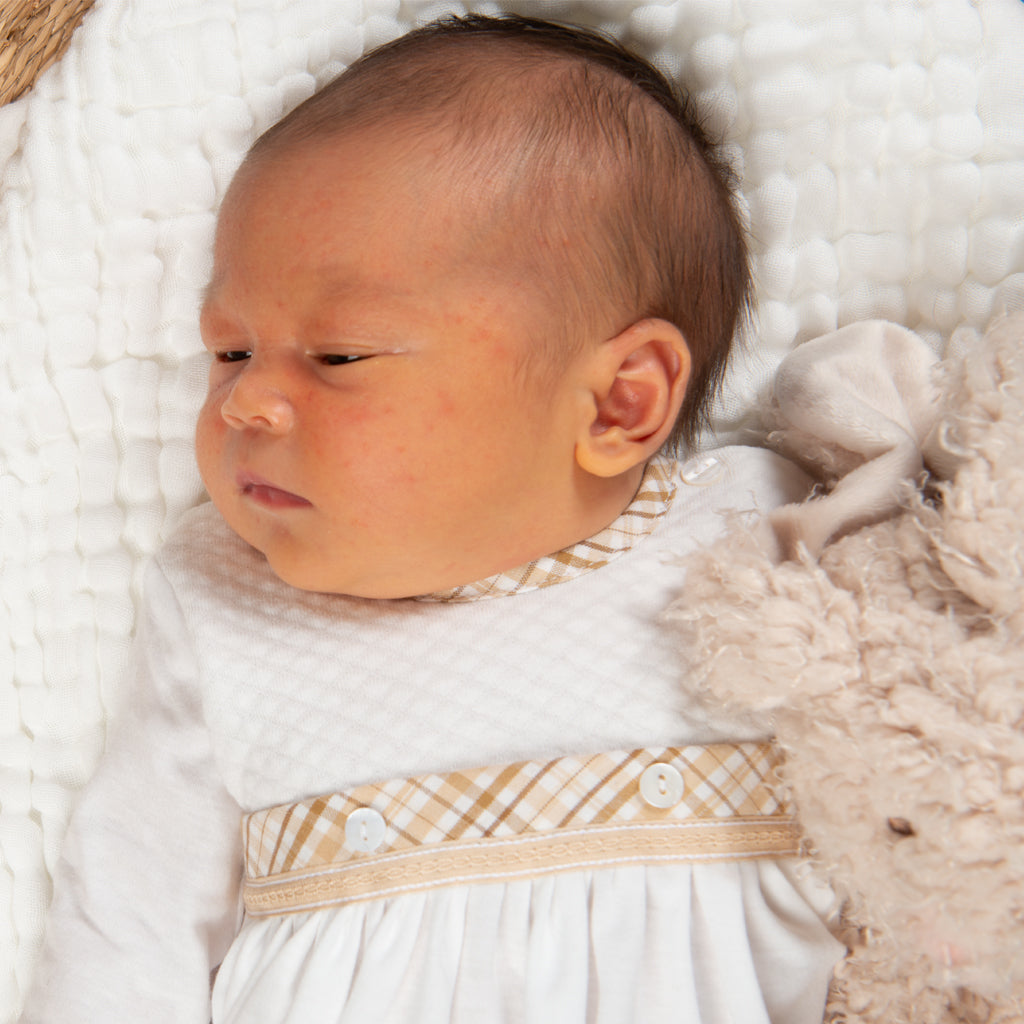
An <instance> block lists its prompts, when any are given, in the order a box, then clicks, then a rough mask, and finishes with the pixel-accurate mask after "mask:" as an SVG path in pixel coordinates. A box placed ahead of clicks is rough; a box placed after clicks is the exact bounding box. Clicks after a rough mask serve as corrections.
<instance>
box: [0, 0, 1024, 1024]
mask: <svg viewBox="0 0 1024 1024" xmlns="http://www.w3.org/2000/svg"><path fill="white" fill-rule="evenodd" d="M466 7H468V8H472V9H486V10H490V11H495V10H499V9H519V10H527V9H529V10H533V11H540V12H542V13H548V14H551V15H554V16H558V17H564V18H567V19H575V20H578V21H584V22H590V23H599V24H601V25H602V26H603V27H605V28H607V29H609V30H611V31H612V32H615V33H617V34H620V35H622V36H623V37H624V38H626V39H628V40H630V41H632V42H634V43H635V44H636V45H637V46H638V47H640V48H641V49H642V50H644V51H645V52H647V53H649V54H652V55H654V57H655V59H656V60H658V61H659V62H660V63H662V64H663V66H664V67H665V68H666V69H668V70H669V71H671V72H673V73H678V74H679V76H680V78H681V80H682V81H683V82H684V83H685V84H686V85H687V86H688V87H689V88H690V89H691V90H692V91H693V92H694V93H695V95H696V97H697V99H698V101H699V103H700V104H701V107H702V108H703V109H704V110H705V111H706V112H708V115H709V119H710V123H711V126H712V127H713V128H716V129H722V130H724V131H725V132H726V134H727V136H728V138H729V140H730V142H731V144H732V149H733V152H734V154H735V156H736V158H737V164H738V167H739V169H740V170H741V171H742V174H743V178H744V184H743V192H744V196H745V203H746V206H747V209H748V212H749V219H750V225H751V236H752V238H753V241H754V250H755V251H754V268H755V279H756V295H757V299H758V307H759V312H758V317H757V324H756V330H755V331H754V332H753V333H752V335H751V340H750V342H749V347H748V351H747V354H746V355H744V356H742V357H741V358H740V359H738V360H737V362H736V364H735V366H734V370H733V374H732V380H731V384H730V388H729V390H728V392H727V395H726V399H725V401H724V402H723V404H722V405H721V406H720V409H719V416H718V425H719V427H720V428H722V429H731V428H732V427H734V426H736V425H737V424H738V423H739V422H740V421H741V420H742V417H743V415H744V413H745V412H746V411H747V410H748V409H749V407H750V403H751V399H752V397H753V396H754V395H755V393H756V392H757V390H758V388H759V387H760V385H761V384H762V383H763V382H764V381H765V380H766V379H767V378H768V377H769V376H770V374H771V372H772V369H773V367H774V366H775V365H776V364H777V362H778V361H779V359H780V358H781V357H782V356H783V355H784V354H785V352H786V351H788V349H789V348H790V347H791V346H792V345H793V344H794V343H795V342H798V341H800V340H803V339H805V338H807V337H811V336H813V335H816V334H819V333H823V332H824V331H828V330H831V329H833V328H835V327H837V326H841V325H844V324H846V323H849V322H851V321H853V320H856V319H859V318H863V317H868V316H871V317H884V318H888V319H891V320H895V321H897V322H900V323H903V324H904V325H906V326H909V327H911V328H914V329H916V330H919V331H920V332H921V333H922V334H923V335H924V336H925V337H927V338H928V339H929V340H930V341H932V342H933V343H934V344H935V345H936V346H937V347H938V346H939V345H940V344H942V343H943V342H945V341H947V340H948V339H950V337H951V336H952V338H953V341H954V343H955V344H957V345H968V344H971V343H972V342H973V340H974V339H975V338H976V337H977V336H978V334H979V332H980V331H981V330H982V329H983V328H984V327H985V326H986V324H987V322H988V321H989V319H990V318H991V317H992V316H993V315H994V314H995V313H997V312H999V311H1000V310H1001V309H1003V308H1006V307H1010V308H1013V307H1016V308H1020V306H1021V296H1022V294H1024V216H1022V211H1024V5H1022V4H1021V3H1020V2H1019V0H981V2H979V3H977V4H975V3H971V2H970V0H918V2H914V3H910V2H907V0H829V2H827V3H823V2H818V0H770V2H766V0H589V2H588V0H544V2H543V3H541V4H539V5H537V6H533V5H531V4H530V2H529V0H510V2H508V3H504V2H486V3H484V2H473V3H467V4H461V3H455V2H438V3H419V2H416V0H409V2H405V3H401V2H399V0H97V2H96V5H95V7H94V9H93V10H92V11H91V12H90V13H89V15H88V16H87V17H86V19H85V22H84V23H83V25H82V26H81V28H80V30H79V31H78V32H77V33H76V36H75V39H74V40H73V42H72V44H71V47H70V49H69V51H68V54H67V56H66V57H65V58H64V60H63V61H62V62H61V63H60V64H59V65H58V66H55V67H53V68H51V69H50V70H49V71H48V72H47V73H46V74H45V75H44V76H43V78H42V80H41V81H40V82H39V83H38V84H37V86H36V88H35V89H34V90H33V91H32V92H31V93H30V94H28V95H27V96H26V97H25V98H23V99H22V100H19V101H18V103H16V104H13V105H11V106H8V107H7V108H4V109H3V110H2V111H0V164H2V187H0V193H2V198H0V254H2V259H0V333H2V338H3V343H2V345H0V424H2V429H0V636H2V637H3V639H2V640H0V786H2V800H0V805H2V806H0V1022H3V1024H9V1022H10V1021H11V1020H12V1019H13V1017H14V1016H15V1015H16V1013H17V1007H18V1005H19V1003H20V1001H21V998H22V995H23V992H24V988H25V986H26V984H27V982H28V979H29V976H30V974H31V970H32V965H33V963H34V961H35V959H36V957H37V955H38V952H39V949H40V943H41V939H42V930H43V915H44V913H45V908H46V904H47V901H48V899H49V893H50V877H51V874H52V871H53V868H54V866H55V864H56V861H57V857H58V854H59V851H60V846H61V841H62V837H63V835H64V830H65V827H66V823H67V820H68V815H69V813H70V809H71V804H72V800H73V798H74V795H75V794H76V793H77V791H78V790H79V789H80V787H81V786H82V785H83V783H84V782H85V781H86V780H87V779H88V778H89V777H90V776H91V775H92V773H93V771H94V770H95V767H96V763H97V759H98V757H99V754H100V751H101V748H102V747H103V743H104V733H105V722H106V720H107V718H108V715H109V714H110V712H111V710H112V709H114V708H116V707H117V706H119V705H120V704H121V703H122V702H123V695H124V689H125V678H126V676H125V664H126V652H127V647H128V639H129V637H130V635H131V632H132V628H133V624H134V622H135V616H136V610H137V607H138V596H139V582H140V579H141V566H142V564H143V562H144V561H145V559H146V558H147V556H148V555H150V554H151V553H152V552H153V551H154V550H155V548H156V547H157V546H158V544H159V542H160V539H161V537H162V536H164V535H166V532H167V530H168V528H169V526H170V525H171V524H173V523H174V522H175V521H176V520H177V519H178V518H179V517H180V516H181V514H182V512H183V511H184V510H185V509H186V508H188V507H189V506H191V505H193V504H194V503H195V502H196V501H197V500H198V499H199V497H200V493H201V491H200V485H199V480H198V476H197V473H196V471H195V468H194V465H193V457H192V441H191V436H192V424H193V420H194V416H195V412H196V409H197V407H198V404H199V402H200V398H201V393H202V390H203V378H204V366H203V361H202V357H201V356H200V350H201V349H200V344H199V338H198V331H197V326H196V315H195V310H196V306H197V301H198V296H199V293H200V291H201V289H202V287H203V285H204V284H205V281H206V275H207V273H208V270H209V243H210V237H211V233H212V229H213V216H214V210H215V208H216V205H217V203H218V201H219V197H220V196H221V195H222V194H223V191H224V189H225V187H226V185H227V182H228V180H229V178H230V175H231V173H232V171H233V170H234V168H235V166H236V165H237V163H238V161H239V159H240V158H241V155H242V153H243V152H244V150H245V148H246V147H247V146H248V144H249V142H250V141H251V140H252V139H253V137H254V136H255V134H256V133H257V132H258V131H260V130H261V129H263V128H265V127H266V126H268V125H269V124H270V123H271V122H272V121H274V120H275V119H276V118H277V117H279V116H280V115H281V114H282V113H283V112H284V111H285V110H287V109H289V108H290V107H292V106H294V105H295V104H296V103H297V102H298V101H299V100H301V99H303V98H305V96H306V95H308V94H309V93H310V92H311V91H312V90H313V88H314V87H315V86H317V85H319V84H323V83H324V82H325V81H326V80H328V79H329V78H331V77H332V76H333V75H334V74H336V73H337V72H338V71H340V70H341V69H342V68H343V67H344V65H345V64H346V63H348V62H349V61H350V60H351V59H352V58H353V57H355V56H356V55H357V54H358V53H360V52H361V51H362V50H363V49H364V48H366V47H368V46H371V45H373V44H375V43H378V42H382V41H384V40H386V39H388V38H390V37H392V36H394V35H396V34H398V33H399V32H401V31H402V30H403V29H405V28H407V27H408V26H409V25H411V24H412V23H413V22H415V21H417V20H421V19H426V18H429V17H432V16H435V15H437V14H440V13H444V12H445V11H449V10H454V11H458V10H461V9H464V8H466Z"/></svg>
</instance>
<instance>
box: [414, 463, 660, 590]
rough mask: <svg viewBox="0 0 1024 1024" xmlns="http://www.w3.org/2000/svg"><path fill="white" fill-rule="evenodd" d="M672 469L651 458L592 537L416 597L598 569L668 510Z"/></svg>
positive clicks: (518, 585)
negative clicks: (618, 510)
mask: <svg viewBox="0 0 1024 1024" xmlns="http://www.w3.org/2000/svg"><path fill="white" fill-rule="evenodd" d="M674 467H675V463H674V462H673V461H672V460H670V459H667V458H664V457H661V456H657V457H655V458H653V459H651V461H650V462H648V463H647V466H646V468H645V469H644V475H643V478H642V479H641V481H640V487H639V489H638V490H637V492H636V495H635V496H634V497H633V500H632V501H631V502H630V503H629V505H628V506H627V508H626V510H625V511H624V512H623V513H622V515H620V516H619V518H618V519H616V520H615V521H614V522H613V523H611V524H610V525H609V526H606V527H605V528H604V529H603V530H602V531H601V532H600V533H598V534H595V535H594V536H593V537H588V538H587V539H586V540H581V541H580V542H579V543H578V544H573V545H572V546H571V547H568V548H564V549H563V550H561V551H557V552H555V553H554V554H553V555H545V556H543V557H542V558H535V559H534V560H533V561H532V562H527V563H526V564H525V565H520V566H518V567H517V568H515V569H508V570H506V571H505V572H500V573H497V574H496V575H494V576H488V577H487V579H483V580H479V581H477V582H476V583H465V584H462V585H460V586H457V587H451V588H450V589H448V590H439V591H435V592H433V593H430V594H421V595H419V596H418V597H416V598H414V600H416V601H432V602H440V603H453V602H460V601H480V600H484V599H486V598H491V597H506V596H509V595H512V594H522V593H525V592H526V591H528V590H539V589H540V588H541V587H553V586H554V585H555V584H556V583H565V582H566V581H567V580H571V579H575V578H576V577H577V576H582V575H583V574H584V573H587V572H590V571H592V570H593V569H600V568H601V566H603V565H607V564H608V563H609V562H610V561H612V560H613V559H614V558H618V556H619V555H621V554H622V553H623V552H624V551H628V550H629V549H630V548H631V547H633V545H634V544H636V542H637V541H639V540H640V539H641V538H642V537H646V536H647V534H649V533H650V532H651V531H652V530H653V529H654V527H655V526H656V525H657V523H658V520H659V519H661V517H662V516H664V515H665V513H666V512H667V511H668V510H669V506H670V505H671V503H672V499H673V498H674V497H675V493H676V484H675V480H673V470H674Z"/></svg>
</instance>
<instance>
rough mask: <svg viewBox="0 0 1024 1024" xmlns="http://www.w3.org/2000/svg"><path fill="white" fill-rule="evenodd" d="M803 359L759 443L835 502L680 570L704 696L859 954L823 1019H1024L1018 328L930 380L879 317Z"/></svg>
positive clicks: (682, 609) (789, 373)
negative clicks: (729, 720)
mask: <svg viewBox="0 0 1024 1024" xmlns="http://www.w3.org/2000/svg"><path fill="white" fill-rule="evenodd" d="M837 338H838V341H837V340H836V339H837ZM790 360H792V361H790ZM790 360H787V363H789V365H788V367H787V365H786V364H785V363H784V364H783V369H782V371H781V373H780V377H779V383H778V385H777V387H776V395H775V398H774V400H773V401H772V402H771V404H770V406H769V407H768V410H767V414H766V417H765V419H766V426H767V428H769V432H768V433H767V437H766V443H768V444H769V445H771V446H774V447H777V448H779V449H780V450H782V451H784V452H785V453H786V454H788V455H790V456H792V457H795V458H797V459H798V461H800V462H801V463H802V464H803V465H804V467H805V468H806V469H807V470H808V471H809V472H811V473H812V475H815V476H817V478H818V480H819V481H820V484H819V491H820V492H821V494H819V495H816V496H813V497H812V498H811V499H810V500H809V501H808V502H806V503H804V504H803V505H801V506H790V507H787V508H784V509H781V510H779V511H777V512H776V513H775V514H774V515H773V516H771V517H770V518H769V519H768V520H767V521H766V522H763V523H762V524H761V525H760V527H759V528H751V527H750V525H749V524H746V525H741V524H737V526H736V528H735V529H734V530H733V531H732V532H731V535H730V536H729V537H727V538H726V539H725V540H723V541H722V542H721V543H719V544H717V545H716V546H715V547H713V548H712V549H710V550H709V551H707V552H704V553H702V554H701V555H700V556H698V557H697V559H696V560H695V561H692V562H689V563H688V567H687V592H686V596H685V597H684V598H683V599H682V600H681V601H680V602H679V603H678V604H677V605H676V606H675V607H674V608H673V609H671V610H670V613H669V614H670V617H671V619H672V620H673V621H674V622H675V623H676V624H677V625H678V627H679V628H680V630H681V631H682V634H683V637H682V638H683V641H684V650H686V652H687V654H686V658H687V660H688V662H689V663H690V664H691V665H692V670H691V677H692V679H693V680H694V686H695V689H696V691H697V692H699V693H700V694H701V695H703V696H705V697H706V698H707V699H708V700H710V701H712V702H720V701H722V700H725V701H726V702H728V703H729V704H730V705H731V706H733V707H740V708H745V709H749V710H751V711H756V712H759V713H761V714H768V715H770V716H771V718H772V721H773V725H774V730H775V733H776V735H777V737H778V740H779V743H780V744H781V746H782V747H783V748H784V750H785V753H786V757H787V763H786V768H785V775H784V784H785V785H786V786H788V787H789V789H790V790H791V791H792V796H793V797H794V798H795V800H796V803H797V806H798V808H799V813H800V816H801V819H802V822H803V825H804V829H805V833H806V837H807V845H808V851H809V853H810V855H811V863H812V865H814V866H815V867H816V868H817V869H819V870H821V871H823V872H824V873H825V875H826V876H827V878H828V879H829V881H830V882H831V883H832V885H833V887H834V889H835V891H836V893H837V896H838V900H839V902H838V904H837V927H838V928H840V929H841V937H842V938H843V939H844V940H845V941H846V942H847V944H848V946H849V954H848V956H847V957H846V959H845V960H844V962H843V963H842V964H841V966H840V968H839V970H838V971H837V975H836V980H835V983H834V986H833V993H832V998H831V1000H830V1010H829V1019H830V1020H832V1021H849V1022H851V1024H852V1022H855V1021H857V1022H887V1024H889V1022H892V1024H895V1022H900V1024H939V1022H953V1021H957V1022H970V1024H979V1022H992V1024H995V1022H1009V1021H1022V1020H1024V642H1022V634H1024V316H1021V315H1017V316H1015V317H1008V318H1005V319H1003V320H1002V321H1000V322H998V323H996V324H995V325H994V326H993V327H992V328H991V329H990V330H989V332H988V334H987V336H986V337H985V338H984V340H983V341H982V342H981V344H980V345H978V346H976V347H974V348H973V349H972V350H971V351H970V352H969V353H968V354H967V355H966V356H962V357H959V358H951V359H948V360H947V361H946V362H945V363H943V364H941V365H936V366H934V367H932V366H931V364H932V362H933V360H932V359H931V358H930V357H929V356H928V354H927V351H926V350H925V349H924V347H923V343H915V341H914V340H913V336H911V335H909V332H905V331H903V330H902V329H900V328H893V327H892V326H891V325H882V324H878V323H874V324H868V325H859V326H858V327H857V328H853V329H847V333H845V334H844V332H842V331H840V332H838V334H837V335H832V336H830V337H829V338H826V339H823V340H822V341H819V342H811V343H808V345H806V346H802V347H801V348H799V349H797V350H796V352H795V354H794V356H791V357H790ZM865 367H867V369H865ZM894 382H895V383H894ZM897 398H898V399H899V400H896V399H897ZM837 478H838V479H837ZM865 523H868V525H864V524H865ZM759 530H760V532H758V531H759ZM829 537H832V538H833V539H832V540H831V541H830V542H827V541H828V538H829ZM836 538H838V539H836Z"/></svg>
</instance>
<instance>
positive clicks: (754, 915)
mask: <svg viewBox="0 0 1024 1024" xmlns="http://www.w3.org/2000/svg"><path fill="white" fill-rule="evenodd" d="M816 897H817V898H816ZM827 905H828V894H826V893H820V894H816V893H815V892H814V890H813V887H812V886H811V885H810V884H809V883H808V882H807V881H806V880H797V879H795V878H794V869H793V868H792V866H791V865H789V864H786V863H779V862H774V861H748V862H743V863H733V864H713V865H711V864H698V865H694V866H675V867H651V868H644V867H628V868H614V869H605V870H601V871H592V872H578V873H573V874H567V875H558V876H554V877H547V878H541V879H538V880H536V881H532V882H514V883H510V884H502V885H478V886H472V887H454V888H449V889H441V890H436V891H434V892H431V893H427V894H423V895H415V896H403V897H400V898H398V899H391V900H381V901H377V902H370V903H364V904H357V905H354V906H349V907H345V908H341V909H337V910H324V911H318V912H316V913H311V914H296V915H293V916H284V917H277V918H270V919H266V920H258V921H255V920H250V921H248V922H247V923H246V924H245V926H244V927H243V929H242V932H241V934H240V935H239V936H238V938H237V939H236V940H235V943H234V945H233V947H232V949H231V952H230V954H229V955H228V958H227V960H226V961H225V962H224V965H223V966H222V967H221V969H220V972H219V974H218V976H217V983H216V986H215V988H214V1001H213V1006H214V1022H215V1024H309V1022H310V1021H317V1022H318V1024H363V1022H365V1021H373V1022H374V1024H449V1022H451V1024H480V1022H483V1021H486V1022H488V1024H498V1022H504V1024H623V1022H624V1021H643V1022H644V1024H669V1022H672V1024H678V1022H679V1021H686V1022H688V1024H698V1022H699V1024H735V1022H742V1024H772V1022H774V1024H820V1022H821V1017H822V1009H823V998H824V992H825V989H826V987H827V985H828V980H829V978H830V976H831V972H832V968H833V965H834V963H835V959H836V953H837V948H838V947H837V944H836V943H835V941H834V940H833V939H832V938H831V937H830V936H829V935H828V934H827V933H826V932H825V931H824V929H823V928H822V925H821V917H820V914H821V913H822V912H823V911H824V910H825V909H826V908H827Z"/></svg>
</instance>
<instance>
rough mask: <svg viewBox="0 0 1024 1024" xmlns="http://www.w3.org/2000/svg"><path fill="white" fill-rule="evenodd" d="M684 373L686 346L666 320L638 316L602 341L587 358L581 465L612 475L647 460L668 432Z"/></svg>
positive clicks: (680, 395) (683, 384) (579, 448)
mask: <svg viewBox="0 0 1024 1024" xmlns="http://www.w3.org/2000/svg"><path fill="white" fill-rule="evenodd" d="M689 376H690V350H689V348H688V347H687V344H686V340H685V339H684V338H683V336H682V334H681V333H680V331H679V329H678V328H677V327H674V326H673V325H672V324H670V323H669V322H668V321H667V320H641V321H639V322H638V323H635V324H633V325H632V326H631V327H627V328H626V330H624V331H623V332H622V333H621V334H618V335H616V336H615V337H614V338H610V339H609V340H608V341H606V342H604V343H603V344H602V345H601V346H600V348H599V349H598V350H596V351H595V353H594V359H593V361H592V363H591V377H590V394H591V397H592V406H591V411H590V414H589V415H588V417H587V419H588V420H589V422H588V423H586V424H585V425H584V428H583V429H582V430H581V435H580V436H579V437H578V439H577V443H576V461H577V463H578V464H579V465H580V467H581V468H582V469H584V470H586V471H587V472H588V473H592V474H594V475H595V476H603V477H611V476H617V475H618V474H620V473H624V472H626V471H627V470H630V469H632V468H633V467H634V466H638V465H640V464H642V463H644V462H646V461H647V459H649V458H650V457H651V456H652V455H653V454H654V453H655V452H656V451H657V450H658V449H659V448H660V447H661V446H662V444H664V442H665V441H666V440H667V438H668V436H669V434H671V433H672V428H673V427H674V426H675V422H676V417H677V416H678V415H679V409H680V406H681V405H682V404H683V396H684V395H685V393H686V383H687V381H688V380H689Z"/></svg>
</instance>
